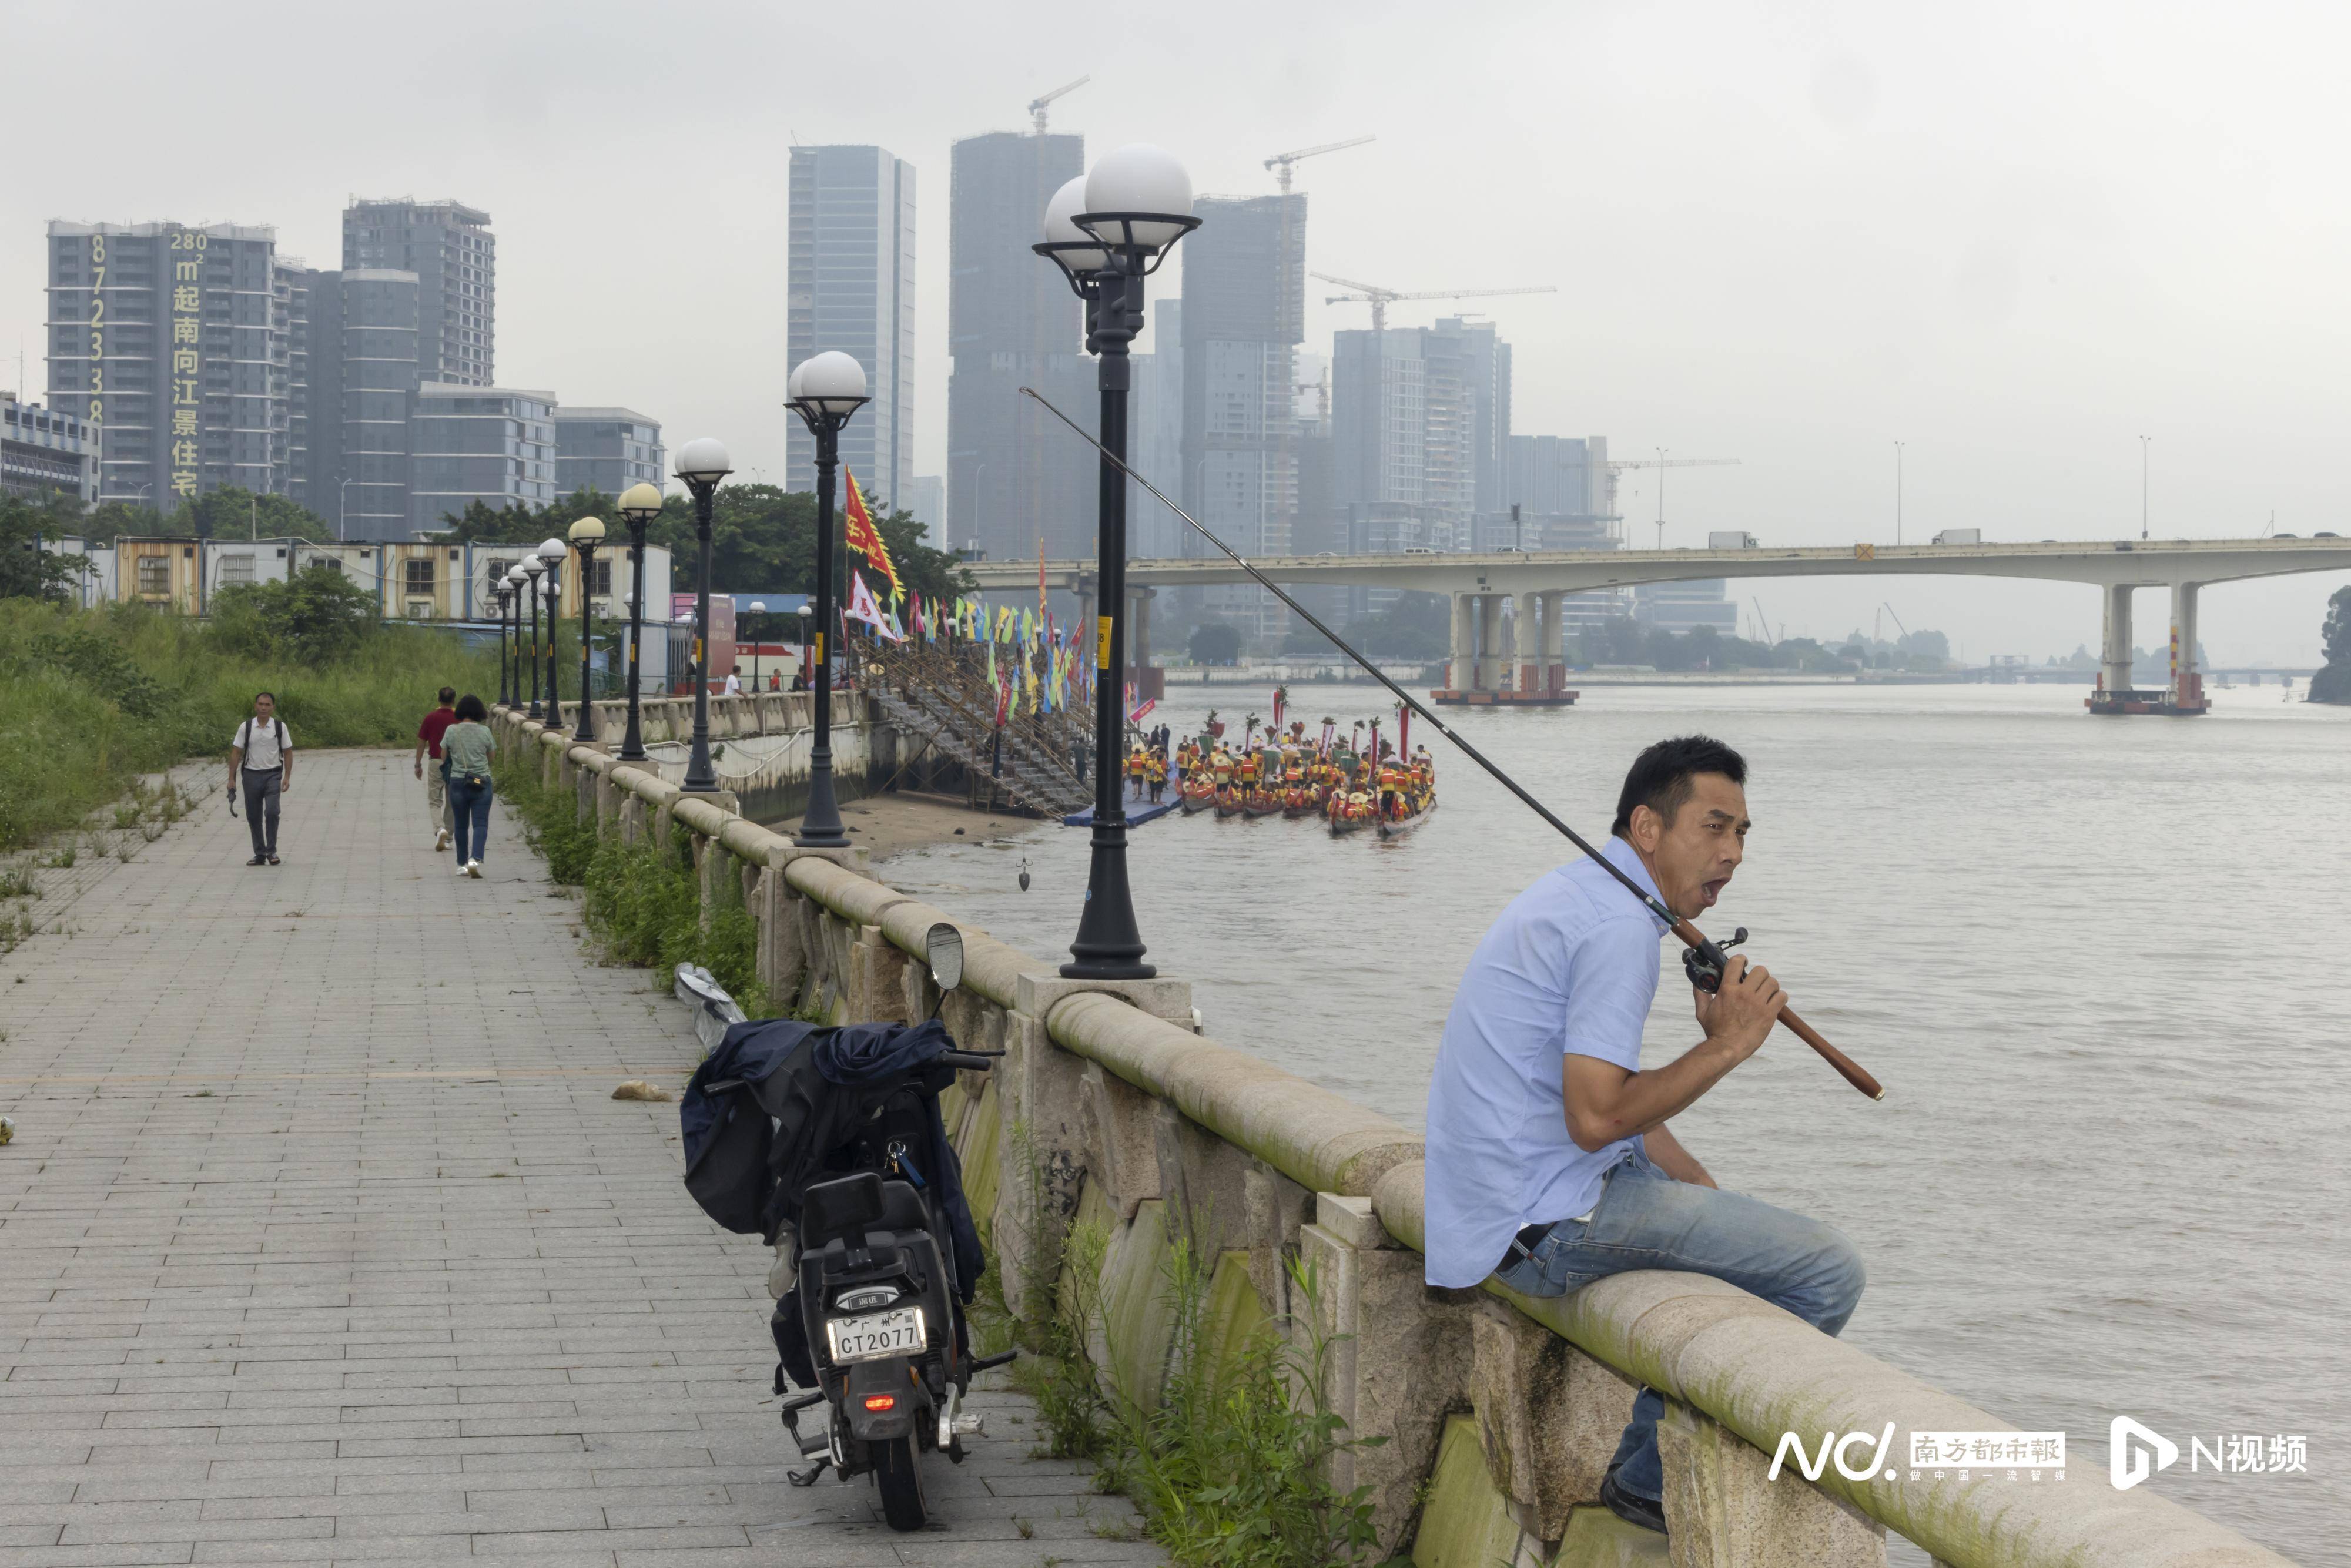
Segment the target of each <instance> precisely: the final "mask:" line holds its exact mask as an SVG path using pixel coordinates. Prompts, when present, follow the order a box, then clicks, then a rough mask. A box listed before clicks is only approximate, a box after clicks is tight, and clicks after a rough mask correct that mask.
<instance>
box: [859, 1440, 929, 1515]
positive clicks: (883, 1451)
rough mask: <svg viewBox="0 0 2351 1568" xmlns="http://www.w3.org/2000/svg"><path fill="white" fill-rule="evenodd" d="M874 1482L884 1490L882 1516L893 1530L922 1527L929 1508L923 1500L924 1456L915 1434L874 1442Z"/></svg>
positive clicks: (882, 1491)
mask: <svg viewBox="0 0 2351 1568" xmlns="http://www.w3.org/2000/svg"><path fill="white" fill-rule="evenodd" d="M874 1458H875V1460H876V1461H877V1462H876V1463H875V1465H874V1467H873V1484H874V1486H875V1487H876V1488H878V1489H879V1490H880V1491H881V1493H882V1517H883V1520H884V1521H887V1522H888V1523H889V1526H890V1528H891V1529H893V1530H920V1529H922V1528H923V1521H925V1519H927V1518H928V1517H929V1516H930V1515H929V1510H928V1509H927V1508H925V1505H924V1502H923V1469H922V1460H923V1456H922V1453H921V1451H920V1449H919V1448H917V1447H916V1446H915V1443H914V1437H913V1435H912V1434H909V1435H908V1436H906V1437H899V1438H895V1439H893V1441H891V1442H887V1443H878V1444H876V1445H874Z"/></svg>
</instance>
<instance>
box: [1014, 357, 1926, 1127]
mask: <svg viewBox="0 0 2351 1568" xmlns="http://www.w3.org/2000/svg"><path fill="white" fill-rule="evenodd" d="M1020 392H1021V394H1022V395H1023V396H1025V397H1031V398H1035V399H1036V400H1037V402H1039V403H1040V404H1041V405H1043V407H1044V409H1045V412H1046V413H1050V414H1051V415H1052V416H1053V417H1054V418H1055V419H1058V420H1060V421H1061V423H1063V424H1066V425H1068V426H1069V427H1070V429H1071V431H1073V432H1074V433H1076V434H1077V437H1078V439H1079V440H1081V441H1082V442H1084V443H1085V444H1087V445H1089V446H1091V447H1092V448H1093V449H1094V450H1095V451H1096V452H1099V453H1101V454H1102V461H1103V462H1105V463H1108V464H1110V465H1113V467H1115V468H1117V469H1118V470H1119V472H1120V473H1122V474H1124V475H1125V476H1127V477H1128V478H1130V479H1132V480H1134V482H1135V483H1136V484H1137V485H1140V486H1143V487H1144V489H1145V490H1148V491H1149V492H1151V494H1152V495H1153V496H1154V497H1156V498H1157V500H1158V501H1159V503H1160V504H1161V505H1162V506H1164V507H1166V508H1167V509H1168V510H1169V511H1171V512H1173V513H1175V515H1176V516H1177V517H1181V518H1183V519H1184V520H1185V521H1186V523H1189V524H1190V525H1191V526H1192V531H1193V532H1195V533H1196V534H1198V535H1199V536H1200V537H1201V538H1204V539H1206V540H1207V541H1208V542H1209V543H1210V544H1212V545H1214V546H1216V547H1217V551H1218V553H1220V554H1221V555H1223V556H1224V557H1225V558H1226V559H1228V560H1229V561H1231V562H1232V563H1233V564H1234V565H1235V566H1237V567H1239V568H1240V569H1241V570H1243V571H1245V572H1248V573H1249V576H1250V577H1251V578H1253V579H1254V580H1256V581H1257V583H1258V585H1259V587H1261V588H1263V589H1264V590H1265V591H1267V592H1269V593H1270V594H1272V595H1273V596H1274V597H1275V598H1276V599H1279V600H1280V601H1282V602H1283V603H1284V604H1286V605H1288V606H1290V610H1291V611H1292V612H1295V613H1296V614H1297V615H1298V617H1299V618H1300V619H1301V620H1302V621H1304V622H1306V623H1307V624H1308V625H1309V626H1311V627H1313V628H1314V630H1316V631H1317V632H1321V633H1322V635H1323V636H1325V637H1327V638H1329V639H1330V641H1331V643H1332V646H1334V647H1336V648H1337V649H1338V650H1339V651H1340V652H1341V653H1344V654H1346V655H1347V657H1349V658H1350V659H1353V661H1354V662H1355V663H1356V664H1360V665H1362V666H1363V668H1364V673H1365V674H1369V675H1370V676H1371V677H1372V678H1373V679H1374V680H1375V681H1377V682H1379V683H1380V685H1384V686H1385V687H1387V689H1388V690H1389V691H1390V692H1393V693H1394V694H1395V698H1396V700H1397V701H1398V702H1400V703H1402V704H1404V706H1406V707H1408V708H1410V709H1411V710H1412V711H1413V712H1415V713H1416V714H1418V715H1419V716H1421V717H1422V718H1423V719H1424V720H1426V722H1427V723H1429V724H1431V725H1434V726H1435V727H1437V733H1438V734H1439V735H1442V736H1443V737H1445V738H1446V739H1447V740H1449V741H1451V742H1452V743H1453V744H1454V745H1455V746H1456V747H1459V748H1460V750H1461V753H1462V755H1463V756H1465V757H1467V758H1469V760H1470V761H1472V762H1475V763H1476V764H1477V765H1478V766H1479V767H1480V768H1484V769H1485V770H1486V771H1487V773H1488V774H1489V775H1490V776H1491V777H1492V778H1493V779H1494V781H1495V782H1496V783H1498V784H1499V785H1501V786H1502V788H1503V789H1508V790H1509V791H1510V793H1511V794H1513V795H1516V796H1517V797H1518V798H1519V800H1520V801H1522V802H1523V803H1524V804H1525V805H1526V807H1527V809H1528V810H1531V811H1532V812H1534V814H1535V815H1536V816H1538V817H1541V819H1542V820H1543V821H1546V822H1548V823H1550V824H1551V825H1552V827H1553V828H1555V829H1557V830H1558V831H1560V833H1561V834H1562V836H1564V837H1565V838H1566V840H1567V841H1568V842H1570V843H1572V844H1573V845H1574V846H1575V847H1576V848H1577V849H1579V850H1582V851H1583V853H1584V856H1585V858H1587V859H1589V860H1591V861H1592V862H1594V863H1595V864H1597V865H1598V866H1599V867H1600V869H1601V870H1602V871H1604V872H1606V873H1608V874H1609V875H1610V876H1612V877H1614V878H1615V879H1616V880H1617V882H1619V883H1622V884H1623V885H1624V887H1625V891H1626V892H1627V893H1630V894H1632V895H1633V896H1634V897H1635V898H1637V899H1639V900H1640V901H1641V903H1642V904H1644V905H1645V906H1646V908H1647V909H1648V911H1649V913H1651V914H1652V915H1656V917H1657V918H1658V919H1660V920H1663V921H1665V922H1666V923H1667V925H1668V926H1670V927H1671V928H1672V930H1673V934H1674V935H1675V936H1677V937H1678V938H1680V939H1681V941H1682V943H1683V945H1684V946H1687V947H1688V948H1689V949H1690V950H1691V955H1692V957H1691V959H1690V960H1687V961H1686V967H1687V968H1688V969H1689V971H1690V976H1691V978H1692V979H1693V980H1694V981H1697V982H1698V984H1699V985H1700V986H1701V987H1702V988H1704V989H1707V990H1712V989H1714V987H1713V986H1712V985H1708V984H1706V983H1705V981H1704V979H1702V978H1701V976H1706V975H1710V976H1711V977H1713V978H1714V979H1715V980H1716V981H1717V982H1718V983H1719V980H1720V978H1721V977H1722V975H1723V974H1724V973H1725V971H1726V969H1727V968H1728V967H1729V962H1730V959H1729V955H1727V954H1726V953H1724V951H1723V950H1722V948H1721V947H1720V946H1718V945H1716V943H1715V942H1714V941H1713V939H1712V938H1710V937H1708V936H1707V935H1706V933H1704V932H1702V931H1700V930H1699V929H1698V927H1697V926H1695V925H1691V924H1690V923H1689V922H1688V921H1687V920H1684V919H1683V918H1682V917H1681V916H1679V915H1676V914H1675V913H1674V912H1673V911H1672V910H1671V909H1668V908H1667V907H1666V904H1665V902H1664V900H1662V899H1660V898H1658V897H1657V896H1656V894H1652V893H1650V892H1649V891H1648V890H1647V889H1646V888H1644V887H1643V886H1642V885H1641V884H1640V883H1637V882H1635V881H1634V880H1633V879H1632V878H1631V877H1630V876H1628V875H1626V874H1625V872H1624V870H1623V868H1621V867H1619V866H1618V865H1617V864H1616V862H1614V861H1612V860H1610V859H1609V858H1608V857H1607V856H1606V855H1604V854H1602V853H1601V852H1599V851H1598V850H1596V849H1594V848H1593V847H1592V844H1591V842H1590V841H1587V840H1586V839H1585V838H1584V837H1583V834H1581V833H1579V832H1577V831H1575V830H1574V829H1573V828H1571V827H1569V826H1568V825H1567V824H1566V823H1565V822H1563V821H1561V820H1560V819H1559V817H1558V815H1557V814H1556V813H1554V812H1553V811H1552V809H1551V808H1550V807H1548V806H1546V805H1544V804H1543V803H1542V802H1541V800H1536V799H1535V798H1534V797H1533V796H1532V795H1531V794H1529V793H1527V791H1526V790H1525V789H1522V788H1521V787H1520V784H1519V781H1518V780H1517V779H1513V778H1511V777H1510V775H1509V774H1508V773H1505V772H1503V771H1502V769H1501V768H1499V767H1498V766H1496V764H1495V763H1494V762H1493V761H1491V760H1490V759H1489V758H1488V757H1487V756H1486V754H1485V753H1484V752H1482V751H1480V750H1479V749H1478V748H1477V747H1474V746H1472V745H1470V744H1469V743H1468V741H1466V740H1464V739H1462V738H1461V737H1460V736H1459V735H1458V734H1456V733H1455V732H1454V729H1453V727H1452V726H1450V725H1448V724H1447V723H1446V722H1445V721H1444V720H1443V719H1441V718H1439V717H1437V715H1436V714H1435V713H1434V712H1432V711H1431V710H1430V709H1429V707H1428V706H1427V705H1426V704H1424V703H1423V702H1421V701H1420V699H1419V698H1417V697H1416V696H1414V695H1412V694H1411V693H1410V692H1407V691H1405V689H1404V688H1403V687H1402V686H1400V685H1396V684H1395V682H1394V681H1392V680H1390V679H1389V678H1388V677H1387V675H1386V674H1385V673H1384V672H1383V671H1382V670H1381V669H1380V668H1379V666H1378V665H1376V664H1373V663H1372V662H1371V660H1369V659H1367V658H1365V657H1364V655H1363V654H1361V653H1357V652H1356V651H1355V649H1354V647H1353V644H1351V643H1348V642H1347V640H1346V639H1345V638H1343V637H1342V636H1340V635H1339V634H1338V633H1337V632H1333V631H1332V630H1331V628H1330V627H1328V626H1325V625H1324V624H1323V623H1322V620H1321V619H1320V618H1319V617H1318V616H1316V615H1315V613H1314V612H1312V611H1311V610H1309V609H1307V608H1306V606H1304V605H1303V604H1301V603H1299V602H1298V601H1297V600H1295V599H1292V598H1291V597H1290V595H1289V594H1288V593H1286V592H1284V591H1282V589H1281V587H1280V584H1278V583H1276V582H1275V581H1274V580H1272V579H1271V578H1270V577H1268V576H1266V574H1265V573H1263V572H1261V571H1259V570H1258V569H1257V568H1256V567H1254V566H1252V565H1250V564H1249V561H1248V560H1246V559H1243V558H1242V556H1241V553H1240V552H1239V551H1238V550H1236V549H1233V547H1232V546H1230V545H1228V544H1227V543H1226V542H1225V541H1224V540H1222V539H1220V538H1217V536H1216V535H1215V534H1213V533H1210V532H1209V531H1208V529H1207V528H1206V527H1205V526H1204V525H1203V524H1202V523H1201V522H1200V521H1199V519H1197V518H1196V517H1193V516H1192V514H1191V513H1189V512H1187V511H1186V510H1185V509H1184V508H1183V507H1179V506H1177V505H1176V504H1175V502H1174V501H1172V500H1170V499H1168V497H1167V493H1166V492H1165V490H1162V489H1161V488H1160V487H1159V486H1156V485H1154V484H1153V483H1152V482H1151V481H1150V480H1148V479H1146V478H1144V476H1142V475H1140V474H1138V473H1136V472H1135V471H1134V469H1133V468H1132V467H1130V466H1128V465H1127V463H1126V460H1125V459H1124V458H1123V457H1120V456H1118V455H1116V454H1115V453H1113V452H1112V451H1111V450H1110V448H1108V447H1107V446H1104V445H1103V444H1102V443H1101V442H1099V441H1097V440H1095V439H1094V438H1093V437H1092V435H1089V434H1086V430H1085V427H1084V426H1083V425H1081V424H1080V423H1078V422H1077V421H1075V420H1073V419H1071V417H1070V416H1069V415H1068V414H1066V413H1062V412H1061V410H1060V409H1058V408H1056V407H1054V406H1053V402H1052V400H1051V399H1050V398H1047V397H1046V396H1044V395H1043V394H1042V393H1040V392H1038V391H1037V390H1036V389H1035V388H1033V387H1022V388H1021V389H1020ZM1375 760H1376V759H1375ZM1743 935H1744V933H1743V932H1742V933H1741V936H1743ZM1739 940H1740V937H1734V938H1732V945H1733V946H1736V945H1737V943H1738V942H1739ZM1780 1021H1781V1022H1782V1023H1783V1024H1785V1025H1787V1026H1788V1029H1789V1030H1790V1032H1792V1034H1794V1035H1795V1036H1796V1038H1797V1039H1799V1040H1802V1041H1803V1042H1804V1043H1805V1044H1806V1045H1809V1046H1811V1047H1812V1048H1813V1050H1814V1051H1818V1052H1820V1054H1821V1056H1822V1058H1823V1060H1824V1061H1827V1062H1828V1064H1829V1065H1830V1066H1831V1067H1834V1068H1835V1069H1836V1070H1837V1071H1838V1072H1839V1073H1841V1074H1843V1075H1844V1080H1845V1082H1848V1083H1850V1084H1852V1085H1853V1086H1854V1087H1855V1089H1858V1090H1860V1091H1861V1092H1863V1093H1864V1094H1866V1095H1868V1096H1869V1097H1870V1098H1871V1099H1872V1100H1883V1099H1885V1098H1886V1090H1885V1089H1884V1087H1883V1086H1881V1085H1880V1084H1879V1083H1878V1082H1877V1080H1876V1079H1875V1078H1872V1077H1871V1076H1870V1075H1869V1074H1868V1073H1867V1072H1865V1071H1862V1069H1861V1067H1860V1066H1859V1064H1857V1063H1856V1062H1855V1061H1854V1060H1853V1059H1852V1058H1851V1057H1849V1056H1847V1055H1845V1053H1844V1052H1843V1051H1839V1050H1838V1049H1837V1048H1836V1047H1835V1046H1834V1045H1831V1044H1830V1043H1829V1042H1828V1041H1827V1040H1824V1039H1823V1038H1822V1037H1821V1035H1820V1033H1819V1031H1817V1030H1814V1029H1813V1026H1812V1025H1810V1024H1808V1023H1806V1022H1805V1021H1804V1020H1803V1019H1800V1018H1798V1017H1797V1016H1796V1014H1795V1012H1794V1010H1793V1009H1789V1008H1782V1009H1780Z"/></svg>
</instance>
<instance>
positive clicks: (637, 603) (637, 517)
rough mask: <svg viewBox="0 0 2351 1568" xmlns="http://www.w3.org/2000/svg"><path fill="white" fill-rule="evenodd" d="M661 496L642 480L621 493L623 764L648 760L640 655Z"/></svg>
mask: <svg viewBox="0 0 2351 1568" xmlns="http://www.w3.org/2000/svg"><path fill="white" fill-rule="evenodd" d="M661 509H662V498H661V492H660V491H659V490H656V489H654V488H653V486H651V485H648V484H646V483H645V482H644V481H643V480H642V479H641V480H639V481H638V482H637V483H635V484H633V485H632V486H629V487H628V488H627V489H626V490H623V491H622V492H621V517H622V520H623V521H625V522H626V523H627V524H628V525H629V559H630V565H629V727H628V730H627V732H626V733H625V734H623V735H622V737H621V760H622V761H623V762H643V761H644V760H645V737H644V735H643V731H642V730H640V729H639V728H638V726H637V653H638V650H639V649H640V648H641V647H642V646H643V643H644V623H645V528H646V527H647V525H649V524H651V523H652V521H653V519H654V518H655V517H660V516H661Z"/></svg>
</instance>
